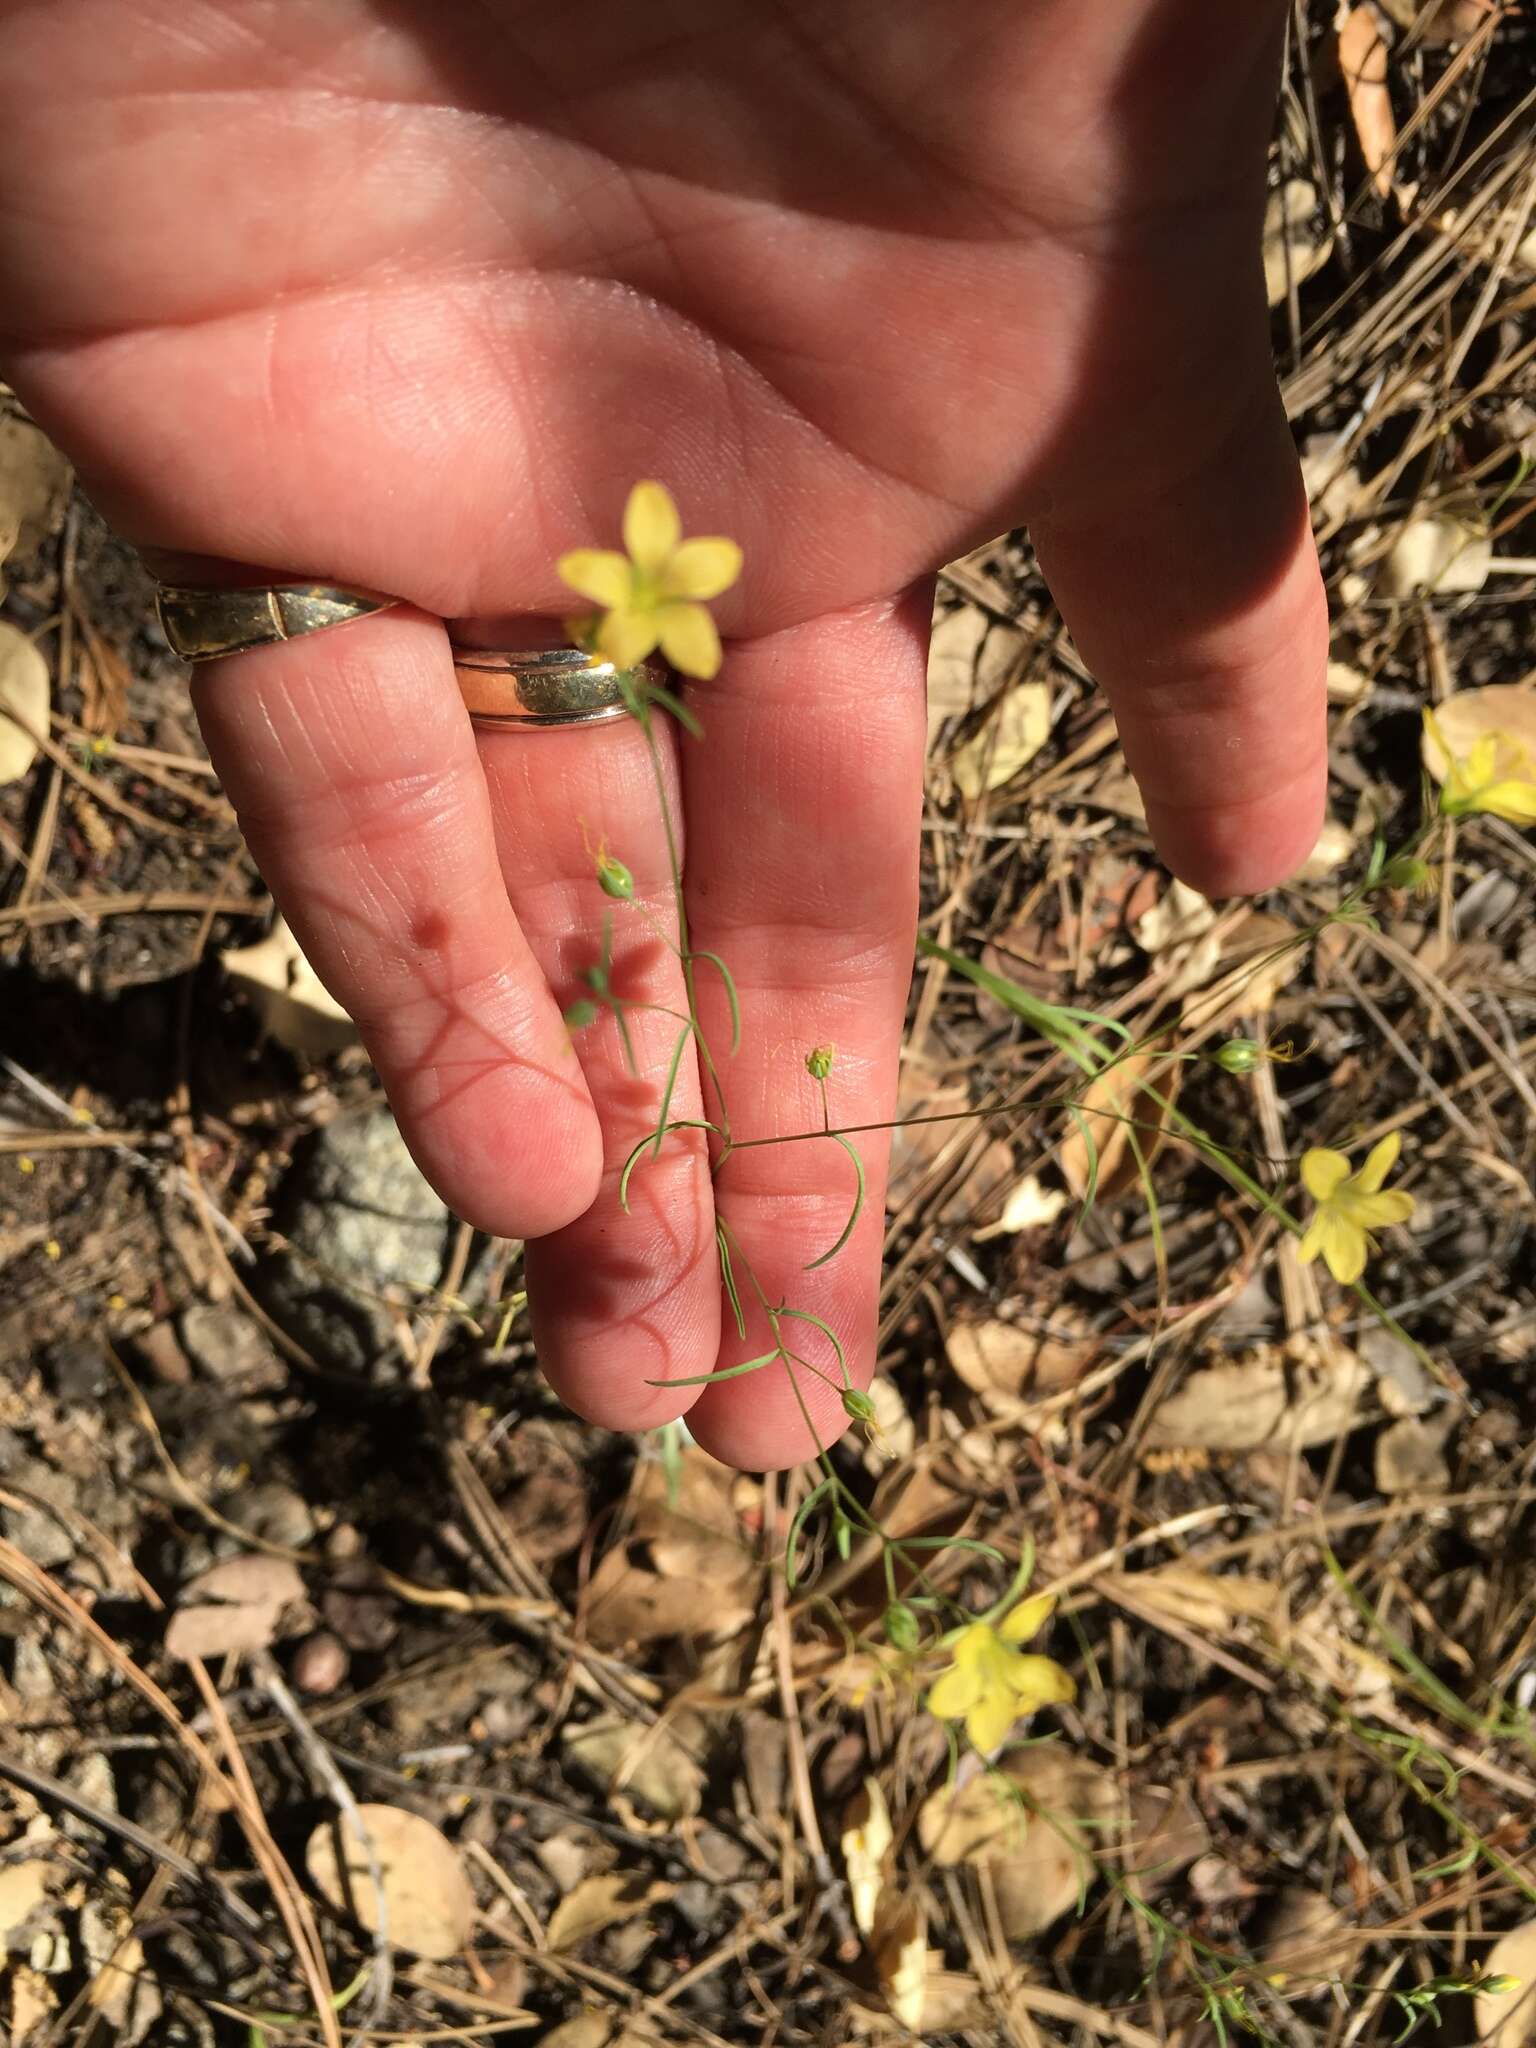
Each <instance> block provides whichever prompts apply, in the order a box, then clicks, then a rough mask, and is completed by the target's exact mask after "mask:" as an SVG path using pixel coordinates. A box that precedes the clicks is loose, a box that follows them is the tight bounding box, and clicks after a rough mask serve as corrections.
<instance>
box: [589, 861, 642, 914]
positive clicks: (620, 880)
mask: <svg viewBox="0 0 1536 2048" xmlns="http://www.w3.org/2000/svg"><path fill="white" fill-rule="evenodd" d="M597 886H598V887H599V888H600V889H601V890H602V892H603V894H604V895H605V896H616V897H617V898H618V899H619V901H620V902H621V903H628V902H629V901H630V900H631V898H632V897H633V896H634V893H635V878H634V876H633V875H632V874H631V873H630V872H629V869H628V868H627V867H625V865H624V863H623V861H621V860H615V859H614V857H613V855H612V854H611V853H600V854H599V855H598V856H597Z"/></svg>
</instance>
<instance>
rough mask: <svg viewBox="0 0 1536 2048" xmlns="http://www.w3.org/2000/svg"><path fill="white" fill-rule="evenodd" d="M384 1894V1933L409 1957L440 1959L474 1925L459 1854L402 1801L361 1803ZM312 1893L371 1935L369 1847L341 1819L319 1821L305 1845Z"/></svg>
mask: <svg viewBox="0 0 1536 2048" xmlns="http://www.w3.org/2000/svg"><path fill="white" fill-rule="evenodd" d="M358 1813H359V1815H360V1816H361V1819H362V1823H363V1826H364V1828H365V1829H366V1831H367V1834H368V1839H369V1842H370V1844H371V1845H372V1849H373V1854H374V1858H375V1860H376V1861H377V1863H378V1867H379V1878H380V1881H381V1884H382V1888H383V1893H384V1907H385V1917H386V1919H387V1923H388V1929H389V1939H390V1941H391V1942H392V1943H393V1945H394V1946H395V1947H396V1948H402V1949H405V1950H407V1951H408V1952H409V1953H410V1954H411V1955H417V1956H427V1957H429V1958H430V1959H431V1960H433V1961H435V1962H443V1961H445V1960H446V1959H447V1958H448V1957H449V1956H452V1955H457V1954H458V1952H459V1950H460V1949H462V1948H463V1947H464V1945H465V1943H466V1942H467V1941H468V1940H469V1937H470V1935H471V1933H472V1932H473V1930H474V1924H475V1895H474V1892H473V1891H472V1890H471V1889H470V1883H469V1878H468V1876H467V1875H466V1874H465V1870H464V1865H463V1863H462V1862H461V1861H460V1858H459V1852H458V1850H457V1849H456V1848H455V1847H454V1846H453V1844H452V1843H451V1842H450V1841H449V1840H448V1838H447V1836H446V1835H443V1834H441V1833H439V1831H438V1830H437V1829H436V1828H435V1827H433V1825H432V1823H431V1822H430V1821H429V1820H423V1819H422V1817H421V1815H420V1814H417V1813H408V1812H407V1811H406V1810H405V1808H404V1807H402V1806H374V1805H368V1806H360V1807H359V1808H358ZM304 1863H305V1867H306V1868H307V1870H308V1871H309V1875H310V1878H311V1880H312V1881H313V1883H314V1885H315V1888H316V1890H317V1891H319V1892H320V1893H321V1895H322V1896H323V1897H324V1898H325V1899H326V1900H328V1901H329V1903H330V1904H331V1905H332V1906H334V1907H335V1908H336V1910H337V1911H338V1912H341V1913H350V1914H351V1915H352V1917H353V1918H354V1919H355V1920H357V1921H358V1922H360V1923H361V1925H362V1926H364V1927H366V1928H367V1929H368V1931H369V1933H370V1934H372V1933H375V1932H376V1931H377V1929H378V1925H379V1909H378V1898H377V1894H376V1892H375V1890H374V1884H373V1878H372V1876H371V1874H370V1871H369V1866H368V1853H367V1851H366V1850H365V1849H364V1847H363V1845H362V1843H361V1842H360V1841H359V1840H358V1839H357V1836H356V1834H355V1832H354V1831H353V1829H352V1826H351V1824H350V1822H349V1821H348V1820H347V1819H346V1818H345V1817H338V1818H337V1819H335V1820H329V1821H322V1823H321V1824H320V1826H319V1827H317V1828H316V1829H315V1831H314V1833H313V1834H312V1835H311V1836H310V1838H309V1842H308V1845H307V1846H306V1848H305V1851H304Z"/></svg>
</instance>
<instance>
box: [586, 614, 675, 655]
mask: <svg viewBox="0 0 1536 2048" xmlns="http://www.w3.org/2000/svg"><path fill="white" fill-rule="evenodd" d="M660 628H661V621H660V619H659V618H658V616H657V614H656V613H655V612H653V611H631V610H630V609H629V607H628V606H619V607H616V608H615V609H614V610H613V611H611V612H605V613H604V614H603V616H602V617H601V618H600V619H599V620H598V622H597V630H596V632H595V633H594V634H593V636H592V638H593V644H594V645H595V646H596V648H597V651H598V653H599V654H600V655H601V656H602V657H603V659H604V661H611V662H612V663H613V664H614V666H615V667H616V668H633V667H634V665H635V663H636V662H637V661H644V659H645V657H646V656H647V655H648V654H649V653H650V651H651V649H652V648H653V647H654V646H655V645H656V642H657V640H658V639H659V638H660Z"/></svg>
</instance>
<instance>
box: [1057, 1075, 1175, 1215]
mask: <svg viewBox="0 0 1536 2048" xmlns="http://www.w3.org/2000/svg"><path fill="white" fill-rule="evenodd" d="M1183 1071H1184V1070H1183V1068H1182V1067H1181V1066H1179V1065H1178V1064H1177V1063H1176V1062H1175V1061H1172V1060H1170V1059H1168V1058H1167V1056H1166V1055H1165V1054H1162V1053H1155V1052H1133V1053H1128V1054H1127V1055H1126V1056H1125V1058H1124V1059H1121V1060H1117V1061H1116V1062H1115V1064H1114V1065H1113V1066H1112V1067H1108V1068H1106V1069H1105V1071H1104V1072H1103V1073H1102V1074H1098V1075H1096V1076H1095V1077H1094V1079H1093V1080H1091V1081H1090V1082H1089V1083H1088V1086H1087V1087H1086V1088H1085V1089H1084V1090H1083V1092H1082V1094H1081V1095H1080V1096H1079V1097H1078V1098H1077V1107H1078V1110H1079V1112H1080V1114H1081V1116H1082V1119H1083V1122H1084V1123H1085V1124H1086V1125H1087V1132H1088V1135H1087V1136H1085V1135H1084V1132H1083V1130H1082V1128H1081V1126H1080V1125H1079V1124H1078V1123H1076V1122H1075V1121H1074V1123H1073V1126H1072V1129H1071V1130H1070V1131H1069V1132H1068V1133H1067V1136H1066V1138H1065V1139H1064V1140H1063V1141H1062V1147H1061V1151H1060V1153H1059V1154H1058V1155H1057V1163H1058V1165H1059V1166H1060V1168H1061V1171H1062V1175H1063V1178H1064V1179H1065V1180H1066V1183H1067V1186H1068V1187H1069V1188H1070V1189H1071V1190H1072V1192H1073V1194H1074V1195H1076V1196H1077V1198H1078V1200H1079V1201H1082V1200H1083V1199H1084V1198H1085V1197H1086V1195H1087V1193H1088V1189H1089V1186H1090V1184H1092V1181H1093V1175H1092V1161H1093V1153H1092V1152H1091V1151H1090V1149H1089V1142H1088V1140H1089V1137H1091V1138H1092V1141H1093V1146H1094V1148H1095V1149H1096V1151H1097V1153H1098V1169H1099V1171H1098V1181H1097V1184H1096V1185H1095V1186H1094V1201H1095V1203H1096V1204H1105V1203H1109V1202H1117V1201H1119V1199H1120V1197H1121V1196H1122V1195H1126V1194H1129V1193H1130V1191H1131V1189H1132V1188H1137V1187H1140V1185H1141V1167H1142V1166H1143V1165H1144V1166H1147V1167H1150V1166H1151V1164H1152V1162H1153V1160H1154V1159H1155V1158H1156V1157H1157V1155H1158V1153H1159V1152H1160V1151H1161V1150H1162V1148H1163V1142H1164V1139H1165V1137H1166V1135H1167V1133H1166V1131H1165V1129H1164V1125H1165V1122H1166V1119H1167V1110H1166V1109H1165V1108H1164V1107H1163V1103H1162V1102H1159V1101H1157V1100H1156V1099H1155V1097H1153V1096H1152V1095H1150V1094H1148V1093H1147V1092H1146V1091H1145V1089H1144V1087H1143V1083H1145V1082H1149V1081H1150V1083H1151V1084H1152V1086H1153V1087H1154V1088H1155V1089H1156V1090H1157V1093H1158V1095H1160V1096H1162V1097H1163V1101H1164V1102H1167V1103H1170V1104H1171V1103H1173V1102H1174V1101H1175V1100H1176V1099H1177V1097H1178V1092H1179V1083H1180V1080H1181V1078H1182V1075H1183ZM1133 1129H1134V1131H1135V1137H1136V1143H1135V1144H1134V1145H1133V1144H1132V1142H1131V1132H1132V1130H1133ZM1138 1147H1139V1149H1140V1153H1141V1160H1140V1163H1138V1161H1137V1156H1136V1154H1137V1149H1138Z"/></svg>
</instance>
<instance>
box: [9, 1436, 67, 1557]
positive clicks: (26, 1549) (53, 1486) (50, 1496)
mask: <svg viewBox="0 0 1536 2048" xmlns="http://www.w3.org/2000/svg"><path fill="white" fill-rule="evenodd" d="M4 1469H5V1476H6V1478H7V1480H8V1481H9V1482H10V1484H11V1485H12V1486H13V1487H15V1488H17V1489H18V1491H25V1492H27V1493H33V1494H36V1495H37V1497H38V1499H39V1501H40V1502H44V1503H51V1504H52V1506H53V1507H57V1508H60V1509H64V1510H68V1509H69V1508H72V1507H73V1506H74V1505H75V1500H76V1496H77V1495H78V1493H79V1490H80V1489H79V1485H78V1483H77V1482H76V1481H75V1480H73V1479H71V1478H70V1477H69V1475H68V1474H67V1473H64V1472H59V1471H56V1470H55V1469H54V1467H53V1466H52V1465H45V1464H44V1463H43V1462H42V1460H41V1459H40V1458H26V1457H23V1458H18V1459H14V1460H8V1461H7V1463H6V1465H5V1468H4ZM0 1535H4V1536H7V1537H9V1539H10V1541H11V1542H12V1543H14V1544H15V1546H16V1548H17V1549H18V1550H19V1551H20V1552H21V1553H22V1555H23V1556H24V1557H27V1558H30V1559H31V1561H32V1563H33V1564H39V1565H41V1566H42V1567H43V1568H44V1570H45V1571H51V1570H52V1569H53V1568H54V1567H55V1566H56V1565H61V1564H67V1563H68V1562H69V1560H70V1559H71V1558H72V1557H73V1556H74V1554H75V1542H74V1537H73V1536H72V1535H71V1533H70V1522H69V1517H68V1514H67V1512H66V1513H62V1514H57V1515H56V1514H53V1513H51V1512H50V1510H49V1507H48V1506H46V1505H44V1506H38V1507H22V1508H4V1507H0Z"/></svg>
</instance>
